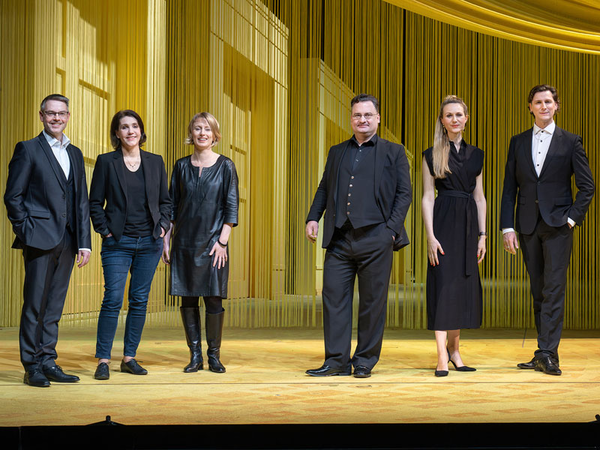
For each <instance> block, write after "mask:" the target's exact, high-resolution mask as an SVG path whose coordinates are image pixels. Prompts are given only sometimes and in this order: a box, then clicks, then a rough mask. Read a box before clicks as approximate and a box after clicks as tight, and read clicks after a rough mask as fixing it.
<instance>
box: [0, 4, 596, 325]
mask: <svg viewBox="0 0 600 450" xmlns="http://www.w3.org/2000/svg"><path fill="white" fill-rule="evenodd" d="M392 3H396V4H397V5H398V6H402V7H403V8H405V9H403V8H401V7H398V6H396V5H394V4H392ZM543 3H544V2H541V1H532V2H517V1H510V0H509V1H503V2H500V1H493V0H488V1H483V0H472V1H469V2H465V1H458V0H456V1H454V0H447V1H446V0H444V1H441V0H440V1H433V0H429V1H427V0H421V1H410V0H406V1H402V2H400V1H397V2H396V1H391V0H390V1H388V2H384V1H381V0H324V1H323V0H302V1H294V0H132V1H129V2H120V1H117V0H105V1H103V2H90V1H87V0H0V14H1V16H0V143H1V146H0V155H1V164H0V183H2V185H3V186H5V183H6V178H7V171H8V162H9V161H10V158H11V156H12V152H13V149H14V145H15V144H16V142H18V141H19V140H24V139H30V138H32V137H34V136H35V135H37V134H38V133H39V132H40V131H41V124H40V122H39V118H38V115H37V112H38V110H39V103H40V101H41V99H42V98H43V97H44V96H46V95H47V94H49V93H51V92H60V93H63V94H65V95H66V96H67V97H69V98H70V99H71V112H72V114H71V119H70V122H69V125H68V127H67V129H66V134H67V135H68V136H69V137H70V139H71V140H72V142H73V143H74V144H75V145H77V146H79V147H80V148H81V149H82V151H83V153H84V155H85V162H86V169H87V175H88V184H89V182H90V177H91V172H92V170H93V166H94V164H95V161H96V158H97V156H98V155H99V154H101V153H104V152H107V151H110V150H111V148H110V145H109V139H108V127H109V123H110V119H111V118H112V116H113V114H114V113H115V112H116V111H118V110H120V109H124V108H130V109H134V110H136V111H137V112H139V113H140V115H141V116H142V118H143V119H144V122H145V125H146V133H147V135H148V141H147V143H146V144H145V149H146V150H148V151H150V152H153V153H157V154H160V155H162V156H163V158H164V160H165V163H166V166H167V170H168V172H169V174H170V171H171V168H172V167H173V164H174V162H175V161H176V160H177V159H178V158H180V157H182V156H185V155H188V154H190V153H191V152H192V151H193V148H192V147H190V146H187V145H185V144H184V140H185V138H186V130H187V125H188V122H189V120H190V118H191V117H192V116H193V115H194V114H195V113H196V112H199V111H210V112H212V113H213V114H214V115H215V116H216V117H217V119H218V120H219V121H220V123H221V128H222V133H223V139H222V141H221V142H220V143H219V144H218V146H217V147H216V151H218V152H220V153H222V154H224V155H226V156H228V157H230V158H232V159H233V161H234V162H235V164H236V167H237V170H238V175H239V178H240V217H239V226H238V227H237V228H235V229H234V231H233V234H232V238H231V241H230V242H231V244H230V252H231V254H230V262H231V271H230V281H229V295H230V298H229V299H228V300H227V301H226V303H225V307H226V309H227V319H226V325H227V326H230V327H319V326H321V310H322V308H321V296H320V294H321V286H322V271H323V260H324V250H323V249H321V248H320V246H319V245H311V244H310V243H308V241H307V240H306V239H305V237H304V224H305V218H306V214H307V212H308V209H309V207H310V204H311V202H312V198H313V195H314V192H315V190H316V188H317V185H318V183H319V180H320V177H321V174H322V171H323V168H324V164H325V160H326V157H327V152H328V149H329V147H330V146H331V145H333V144H335V143H338V142H340V141H342V140H345V139H347V138H348V137H349V136H350V135H351V128H350V109H349V102H350V99H351V98H352V97H353V96H354V95H355V94H357V93H360V92H367V93H372V94H374V95H376V96H378V97H379V98H380V100H381V117H382V123H381V128H380V135H381V136H382V137H384V138H386V139H389V140H392V141H395V142H400V143H403V144H404V145H405V146H406V149H407V155H408V158H409V162H410V165H411V177H412V183H413V187H414V198H413V204H412V207H411V209H410V211H409V216H408V218H407V222H406V227H407V231H408V233H409V237H410V240H411V245H410V246H409V247H407V248H406V249H404V250H402V251H400V252H398V253H397V254H395V256H394V265H393V270H392V277H391V280H390V289H389V304H388V318H387V323H388V326H390V327H403V328H411V329H421V328H425V327H426V309H425V299H424V294H425V292H424V282H425V279H426V268H427V266H426V264H427V261H426V251H425V249H426V237H425V234H424V230H423V226H422V220H421V207H420V199H421V195H422V185H421V167H422V157H421V152H422V151H423V150H424V149H426V148H427V147H429V146H431V144H432V141H433V131H434V124H435V118H436V114H437V111H438V108H439V104H440V102H441V100H442V99H443V97H444V96H446V95H448V94H451V93H452V94H456V95H459V96H461V97H463V98H464V99H465V101H466V103H467V105H469V108H470V120H469V123H468V125H467V130H466V133H465V139H466V140H467V141H468V142H469V143H471V144H474V145H477V146H478V147H480V148H482V149H483V150H484V151H485V154H486V160H485V167H484V172H483V173H484V189H485V194H486V197H487V201H488V220H487V228H488V232H489V238H488V254H487V256H486V259H485V261H484V262H483V263H482V264H481V266H480V273H481V277H482V283H483V287H484V318H483V326H484V327H509V328H511V327H512V328H522V327H526V326H527V327H531V326H533V317H532V312H531V298H530V294H529V284H528V278H527V276H526V272H525V268H524V266H523V260H522V258H521V256H520V255H518V256H516V257H514V256H510V255H508V254H506V253H504V251H503V250H502V249H501V246H500V242H501V233H500V231H499V229H498V214H499V202H500V196H501V191H502V182H503V176H504V163H505V160H506V154H507V150H508V142H509V139H510V137H511V136H512V135H514V134H516V133H519V132H521V131H523V130H525V129H527V128H529V127H531V125H532V119H531V116H530V115H529V113H528V110H527V105H526V98H527V93H528V91H529V89H530V88H531V87H532V86H533V85H535V84H539V83H549V84H553V85H555V86H556V87H557V88H558V90H559V93H560V95H561V100H562V111H561V112H560V113H559V114H558V116H557V119H556V121H557V124H558V125H559V126H561V127H563V128H565V129H567V130H569V131H571V132H574V133H577V134H580V135H581V136H582V137H583V140H584V146H585V148H586V150H587V153H588V156H589V159H590V165H591V167H592V172H593V174H594V176H595V178H596V179H597V178H598V174H600V170H599V169H600V167H599V165H600V161H599V159H598V157H597V154H598V150H599V143H600V142H599V141H600V135H599V134H598V132H597V130H598V129H600V119H599V116H598V114H597V113H596V105H597V104H598V101H599V100H600V92H599V91H600V87H599V86H598V73H600V55H598V52H599V51H600V44H599V40H598V33H599V31H600V30H599V28H600V25H598V24H599V23H600V21H599V20H597V19H598V17H599V14H600V12H599V8H598V7H597V6H595V5H596V3H595V2H591V1H585V0H577V1H575V2H566V1H562V0H557V1H556V2H550V5H549V6H547V7H545V9H544V10H543V11H544V12H543V13H542V12H541V11H542V10H541V9H540V7H541V6H542V4H543ZM566 3H569V5H570V7H569V8H567V9H566V10H564V11H562V10H561V9H559V7H558V6H560V5H562V6H565V4H566ZM450 16H452V17H450ZM447 22H449V23H447ZM467 22H468V23H467ZM475 25H477V26H475ZM506 37H510V38H511V39H512V40H507V39H504V38H506ZM532 44H535V45H532ZM566 49H569V50H577V51H567V50H566ZM574 189H575V186H574ZM598 201H599V200H598V196H596V197H595V198H594V201H593V203H592V205H591V207H590V211H589V213H588V216H587V219H586V221H585V223H584V225H583V227H581V228H578V229H577V230H576V231H575V241H574V248H573V256H572V262H571V266H570V270H569V282H568V284H567V296H566V298H567V300H566V301H567V308H566V317H565V327H566V328H570V329H598V328H600V311H599V307H598V305H597V303H598V302H597V299H598V298H599V294H600V282H599V281H598V280H599V279H600V267H599V264H598V257H597V254H598V238H597V229H598V223H597V221H598V219H597V215H598V213H597V211H598ZM2 214H3V216H4V218H3V219H2V220H3V226H2V231H1V234H0V239H1V242H2V244H3V245H2V247H1V250H0V252H1V258H2V259H1V260H2V270H1V272H0V281H1V285H2V288H1V290H0V296H1V297H0V326H17V325H18V323H19V315H20V309H21V303H22V288H23V278H24V273H23V272H24V271H23V267H22V266H23V264H22V256H21V253H20V251H16V250H12V249H10V246H11V244H12V241H13V239H14V236H13V233H12V229H11V226H10V223H9V222H8V220H7V219H6V209H5V208H4V205H2ZM168 279H169V271H168V268H167V267H165V266H164V265H163V264H162V263H160V264H159V268H158V270H157V273H156V276H155V279H154V283H153V288H152V291H151V295H150V301H149V306H148V321H147V323H148V325H149V326H172V325H176V324H177V323H178V321H179V314H178V306H179V299H178V298H174V297H171V296H169V295H168V289H169V282H168ZM102 295H103V277H102V267H101V263H100V239H99V238H98V237H97V235H96V234H95V233H94V240H93V253H92V259H91V263H90V264H89V265H88V266H86V267H85V268H83V269H77V268H75V269H74V273H73V277H72V279H71V286H70V289H69V294H68V298H67V303H66V305H65V314H64V316H63V320H62V322H61V323H62V324H63V325H69V326H83V325H86V326H88V325H92V324H95V322H96V321H97V316H98V312H99V309H100V305H101V302H102ZM356 295H357V294H356ZM126 303H127V302H126V301H125V304H126ZM355 303H356V302H355ZM125 308H126V306H124V309H125ZM355 316H356V314H355Z"/></svg>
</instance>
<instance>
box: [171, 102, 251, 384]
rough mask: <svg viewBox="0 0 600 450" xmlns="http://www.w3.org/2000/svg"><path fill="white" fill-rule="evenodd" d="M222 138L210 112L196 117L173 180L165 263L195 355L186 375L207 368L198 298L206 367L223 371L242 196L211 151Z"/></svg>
mask: <svg viewBox="0 0 600 450" xmlns="http://www.w3.org/2000/svg"><path fill="white" fill-rule="evenodd" d="M220 139H221V133H220V130H219V122H217V119H215V118H214V116H213V115H212V114H209V113H207V112H202V113H199V114H196V115H195V116H194V117H193V118H192V120H191V121H190V124H189V126H188V138H187V140H186V143H187V144H192V145H193V146H194V153H193V154H192V155H190V156H186V157H184V158H181V159H180V160H178V161H177V162H176V163H175V167H174V168H173V175H172V177H171V189H170V192H171V199H172V201H173V214H172V217H171V228H170V230H169V231H168V233H167V234H166V235H165V237H164V247H163V261H164V262H165V263H167V264H171V295H178V296H181V297H182V300H181V318H182V320H183V326H184V329H185V335H186V339H187V343H188V347H189V348H190V355H191V358H190V363H189V364H188V365H187V366H186V367H185V368H184V369H183V371H184V372H188V373H189V372H197V371H198V370H202V369H203V368H204V367H203V359H202V347H201V332H200V329H201V327H200V310H199V297H203V299H204V307H205V313H206V314H205V317H206V342H207V345H208V351H207V356H208V367H209V369H210V370H211V371H212V372H216V373H223V372H225V367H224V366H223V364H222V363H221V360H220V349H221V336H222V334H223V316H224V311H225V310H224V309H223V299H224V298H226V297H227V280H228V277H229V254H228V251H227V245H228V242H229V237H230V234H231V229H232V228H233V227H235V226H236V225H237V220H238V203H239V195H238V178H237V173H236V170H235V165H234V164H233V161H231V159H229V158H227V157H225V156H223V155H219V154H218V153H215V152H214V151H213V147H214V146H215V145H216V144H217V143H218V142H219V140H220ZM171 235H172V238H173V242H172V244H173V246H172V249H171V252H170V255H169V247H170V240H171Z"/></svg>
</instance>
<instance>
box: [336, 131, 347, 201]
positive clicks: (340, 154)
mask: <svg viewBox="0 0 600 450" xmlns="http://www.w3.org/2000/svg"><path fill="white" fill-rule="evenodd" d="M349 146H350V139H348V140H347V141H346V145H345V146H344V150H343V151H341V152H340V153H339V159H338V160H337V161H335V163H334V164H333V170H335V173H333V174H332V175H333V178H334V179H335V189H334V191H333V204H334V205H337V194H338V188H339V183H340V167H341V165H342V161H343V160H344V156H345V155H346V152H347V151H348V147H349Z"/></svg>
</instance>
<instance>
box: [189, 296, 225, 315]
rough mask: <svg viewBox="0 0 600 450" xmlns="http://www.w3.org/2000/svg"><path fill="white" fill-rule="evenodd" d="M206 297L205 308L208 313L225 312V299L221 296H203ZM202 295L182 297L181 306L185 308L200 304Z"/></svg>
mask: <svg viewBox="0 0 600 450" xmlns="http://www.w3.org/2000/svg"><path fill="white" fill-rule="evenodd" d="M202 298H203V299H204V309H205V310H206V313H207V314H220V313H222V312H223V299H222V298H221V297H202ZM199 302H200V297H181V306H182V307H184V308H193V307H194V306H198V303H199Z"/></svg>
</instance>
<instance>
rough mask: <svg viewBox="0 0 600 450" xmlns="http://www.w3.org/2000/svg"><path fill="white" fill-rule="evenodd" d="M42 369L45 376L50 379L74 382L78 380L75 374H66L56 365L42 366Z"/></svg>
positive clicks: (59, 381) (60, 381) (58, 381)
mask: <svg viewBox="0 0 600 450" xmlns="http://www.w3.org/2000/svg"><path fill="white" fill-rule="evenodd" d="M42 371H43V372H44V375H45V376H46V378H48V379H49V380H50V381H56V382H57V383H76V382H78V381H79V377H78V376H77V375H67V374H66V373H64V372H63V370H62V369H61V368H60V366H58V365H55V366H52V367H43V368H42Z"/></svg>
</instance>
